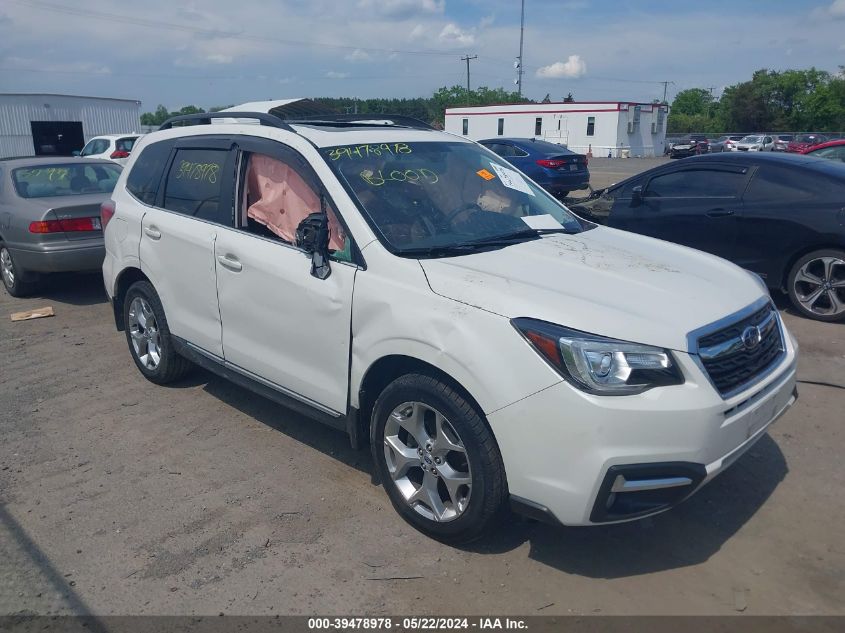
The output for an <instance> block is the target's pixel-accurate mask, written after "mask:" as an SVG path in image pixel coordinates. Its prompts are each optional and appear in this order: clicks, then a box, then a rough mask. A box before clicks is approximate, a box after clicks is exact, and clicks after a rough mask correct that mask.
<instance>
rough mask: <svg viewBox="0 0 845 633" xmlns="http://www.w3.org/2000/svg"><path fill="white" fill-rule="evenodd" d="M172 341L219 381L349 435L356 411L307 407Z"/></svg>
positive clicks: (181, 341)
mask: <svg viewBox="0 0 845 633" xmlns="http://www.w3.org/2000/svg"><path fill="white" fill-rule="evenodd" d="M171 338H172V340H173V345H174V347H175V349H176V353H177V354H179V355H180V356H184V357H185V358H187V359H188V360H189V361H191V362H192V363H195V364H196V365H199V366H200V367H202V368H203V369H207V370H208V371H210V372H212V373H214V374H217V375H218V376H220V377H221V378H225V379H226V380H229V381H231V382H233V383H235V384H236V385H238V386H240V387H244V388H245V389H249V390H250V391H252V392H253V393H256V394H258V395H259V396H262V397H264V398H267V399H268V400H272V401H273V402H275V403H277V404H280V405H282V406H283V407H285V408H287V409H290V410H292V411H296V412H297V413H300V414H302V415H304V416H306V417H309V418H312V419H314V420H317V421H318V422H321V423H323V424H325V425H326V426H330V427H332V428H333V429H337V430H339V431H343V432H344V433H348V432H349V429H350V428H351V427H352V424H351V423H350V420H349V418H350V417H352V418H353V420H357V410H352V411H351V413H350V414H347V415H343V414H340V413H339V414H337V415H331V414H329V413H327V412H325V411H323V410H321V409H318V408H316V407H314V406H312V405H310V404H308V403H307V402H303V401H302V400H298V399H297V398H293V397H291V396H289V395H287V394H286V393H283V392H282V391H280V390H278V389H274V388H273V387H270V386H269V385H266V384H264V383H263V382H259V381H258V380H255V379H254V378H250V377H249V376H247V375H246V374H244V373H242V372H241V371H238V370H237V369H235V368H234V366H232V365H231V364H227V363H226V362H225V361H224V360H223V359H218V358H216V357H213V356H211V355H208V354H205V353H202V352H200V351H199V350H198V349H197V348H196V347H194V346H193V345H191V344H190V343H188V342H187V341H185V340H184V339H181V338H179V337H178V336H172V335H171Z"/></svg>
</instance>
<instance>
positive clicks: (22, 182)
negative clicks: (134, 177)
mask: <svg viewBox="0 0 845 633" xmlns="http://www.w3.org/2000/svg"><path fill="white" fill-rule="evenodd" d="M120 171H121V167H120V166H119V165H112V164H109V163H105V162H104V163H102V164H99V163H98V164H90V163H89V164H85V163H82V164H80V163H64V164H55V165H39V166H38V167H25V168H21V169H15V170H14V171H12V180H13V181H14V183H15V189H16V190H17V192H18V195H19V196H20V197H21V198H51V197H54V196H78V195H83V194H88V193H110V192H111V191H112V190H113V189H114V185H115V183H117V178H118V176H120Z"/></svg>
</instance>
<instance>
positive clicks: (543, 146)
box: [525, 141, 575, 154]
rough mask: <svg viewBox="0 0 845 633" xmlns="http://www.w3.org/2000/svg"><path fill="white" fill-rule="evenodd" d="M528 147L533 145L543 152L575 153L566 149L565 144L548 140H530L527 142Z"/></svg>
mask: <svg viewBox="0 0 845 633" xmlns="http://www.w3.org/2000/svg"><path fill="white" fill-rule="evenodd" d="M525 145H526V147H531V148H534V149H536V150H537V151H538V152H543V153H545V154H574V153H575V152H572V151H570V150H568V149H566V148H565V147H564V146H563V145H557V144H555V143H549V142H548V141H529V142H528V143H526V144H525Z"/></svg>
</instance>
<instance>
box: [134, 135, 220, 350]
mask: <svg viewBox="0 0 845 633" xmlns="http://www.w3.org/2000/svg"><path fill="white" fill-rule="evenodd" d="M231 146H232V143H231V140H230V139H226V138H221V137H189V138H187V139H184V140H181V141H179V142H178V143H176V146H175V148H174V150H173V152H172V154H171V156H170V158H169V162H168V166H167V169H166V170H165V175H164V179H163V182H162V186H161V187H160V188H159V192H158V194H157V200H156V205H155V208H150V209H148V210H147V212H146V213H145V214H144V217H143V220H142V226H141V245H140V258H141V270H143V271H144V273H145V274H146V275H147V276H148V277H149V278H150V281H151V282H152V283H153V285H154V286H155V288H156V291H157V292H158V294H159V296H160V297H161V302H162V304H163V305H164V311H165V313H166V314H167V321H168V325H169V327H170V331H171V332H172V333H173V334H174V335H176V336H179V337H181V338H183V339H185V340H187V341H188V342H190V343H192V344H193V345H195V346H197V347H199V348H201V349H202V350H205V351H206V352H208V353H211V354H213V355H215V356H218V357H222V356H223V343H222V332H221V328H220V311H219V308H218V305H217V271H216V265H215V260H214V240H215V239H216V237H217V233H218V231H219V230H220V228H221V226H232V223H233V198H232V186H233V183H234V159H233V152H232V151H230V148H231Z"/></svg>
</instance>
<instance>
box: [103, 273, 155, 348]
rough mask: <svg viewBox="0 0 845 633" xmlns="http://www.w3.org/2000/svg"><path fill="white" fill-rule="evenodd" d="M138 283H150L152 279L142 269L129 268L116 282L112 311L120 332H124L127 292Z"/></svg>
mask: <svg viewBox="0 0 845 633" xmlns="http://www.w3.org/2000/svg"><path fill="white" fill-rule="evenodd" d="M136 281H146V282H149V281H150V279H149V277H147V276H146V275H145V274H144V273H143V272H141V269H140V268H136V267H134V266H129V267H127V268H124V269H123V270H122V271H120V274H119V275H118V276H117V279H116V280H115V282H114V295H113V297H114V298H113V299H112V310H113V311H114V325H115V327H116V328H117V329H118V331H119V332H122V331H123V330H124V326H123V301H124V299H125V298H126V291H127V290H129V287H130V286H131V285H132V284H134V283H135V282H136Z"/></svg>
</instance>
